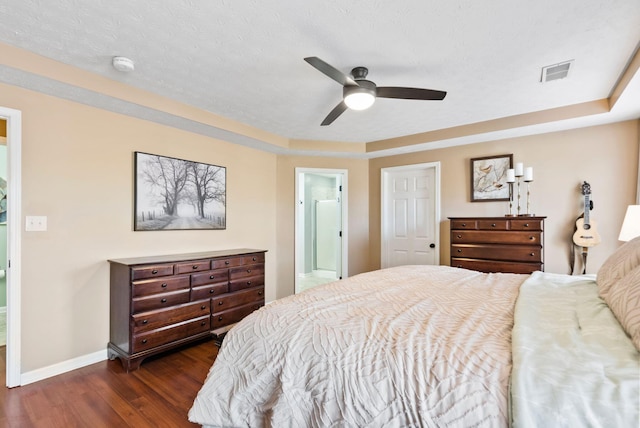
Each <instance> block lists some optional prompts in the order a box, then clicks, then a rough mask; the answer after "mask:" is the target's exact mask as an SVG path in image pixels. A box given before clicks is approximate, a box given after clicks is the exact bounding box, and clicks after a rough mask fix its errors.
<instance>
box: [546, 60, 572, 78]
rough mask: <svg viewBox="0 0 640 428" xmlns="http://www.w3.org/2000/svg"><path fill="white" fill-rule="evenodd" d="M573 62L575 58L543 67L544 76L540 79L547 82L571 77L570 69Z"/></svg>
mask: <svg viewBox="0 0 640 428" xmlns="http://www.w3.org/2000/svg"><path fill="white" fill-rule="evenodd" d="M572 64H573V60H571V61H565V62H561V63H559V64H553V65H548V66H546V67H542V77H541V78H540V81H541V82H542V83H545V82H551V81H553V80H560V79H564V78H565V77H569V71H570V70H571V66H572Z"/></svg>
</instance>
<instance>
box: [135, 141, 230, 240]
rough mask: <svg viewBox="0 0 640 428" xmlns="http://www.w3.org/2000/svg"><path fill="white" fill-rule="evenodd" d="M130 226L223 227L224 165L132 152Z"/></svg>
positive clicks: (170, 227)
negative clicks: (132, 177) (132, 174)
mask: <svg viewBox="0 0 640 428" xmlns="http://www.w3.org/2000/svg"><path fill="white" fill-rule="evenodd" d="M134 155H135V161H134V163H135V167H134V169H135V182H134V183H135V186H134V193H135V207H134V222H133V224H134V226H133V230H136V231H140V230H191V229H214V230H215V229H218V230H221V229H226V225H227V214H226V193H227V170H226V168H225V167H223V166H218V165H211V164H207V163H201V162H194V161H189V160H183V159H176V158H172V157H166V156H160V155H153V154H149V153H143V152H134Z"/></svg>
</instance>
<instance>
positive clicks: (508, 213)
mask: <svg viewBox="0 0 640 428" xmlns="http://www.w3.org/2000/svg"><path fill="white" fill-rule="evenodd" d="M507 184H508V185H509V211H507V214H505V217H515V216H516V215H515V214H514V213H513V181H507Z"/></svg>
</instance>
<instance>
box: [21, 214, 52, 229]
mask: <svg viewBox="0 0 640 428" xmlns="http://www.w3.org/2000/svg"><path fill="white" fill-rule="evenodd" d="M24 229H25V230H26V231H27V232H44V231H46V230H47V216H40V215H38V216H36V215H28V216H27V217H26V219H25V226H24Z"/></svg>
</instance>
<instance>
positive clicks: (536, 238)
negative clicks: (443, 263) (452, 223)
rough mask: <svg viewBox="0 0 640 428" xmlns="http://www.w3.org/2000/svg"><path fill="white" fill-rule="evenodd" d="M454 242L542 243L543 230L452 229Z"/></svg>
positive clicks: (452, 240) (452, 241)
mask: <svg viewBox="0 0 640 428" xmlns="http://www.w3.org/2000/svg"><path fill="white" fill-rule="evenodd" d="M451 243H452V244H474V243H483V244H528V245H533V244H536V245H542V244H541V243H542V232H526V231H522V232H519V231H495V232H485V231H480V230H452V231H451Z"/></svg>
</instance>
